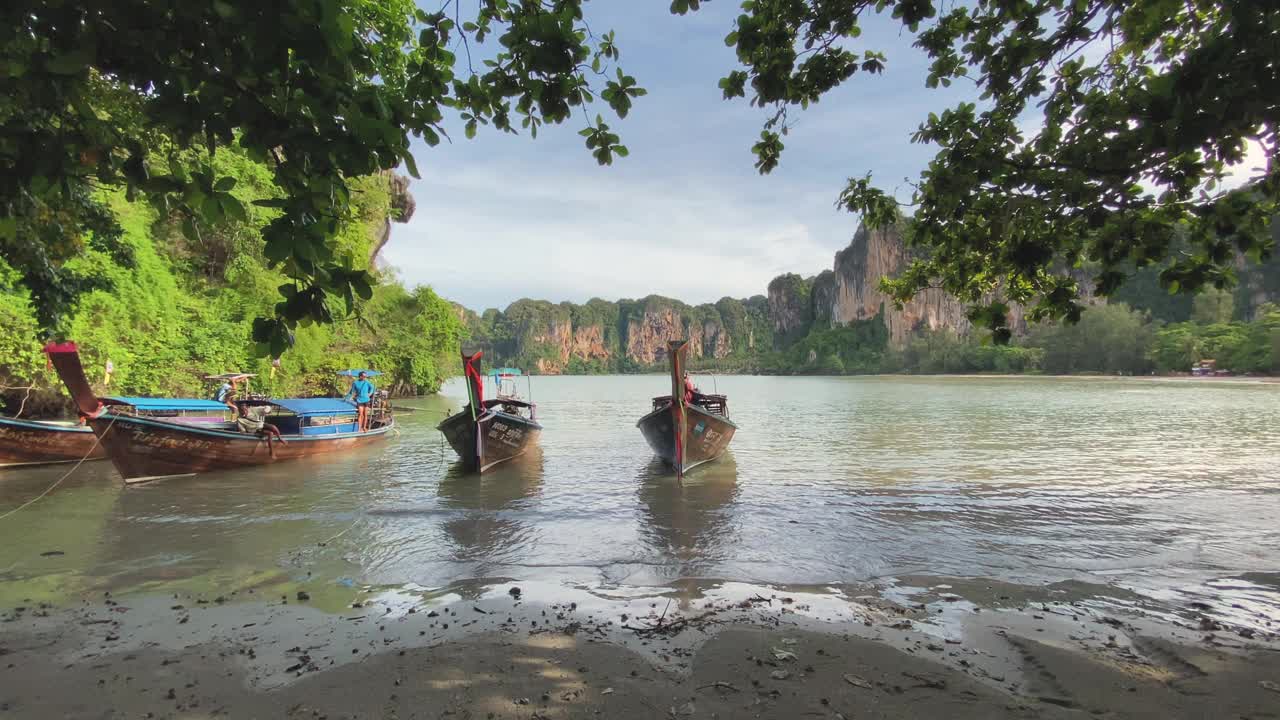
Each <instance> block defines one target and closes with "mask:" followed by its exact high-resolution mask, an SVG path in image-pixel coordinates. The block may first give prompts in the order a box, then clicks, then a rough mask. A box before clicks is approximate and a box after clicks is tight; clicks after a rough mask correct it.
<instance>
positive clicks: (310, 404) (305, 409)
mask: <svg viewBox="0 0 1280 720" xmlns="http://www.w3.org/2000/svg"><path fill="white" fill-rule="evenodd" d="M271 404H272V405H276V406H278V407H282V408H284V409H285V410H288V411H289V412H291V413H294V414H295V415H301V416H303V417H311V416H316V415H354V414H355V412H356V406H355V405H352V404H351V403H349V402H347V401H346V400H339V399H337V398H286V399H284V400H272V401H271Z"/></svg>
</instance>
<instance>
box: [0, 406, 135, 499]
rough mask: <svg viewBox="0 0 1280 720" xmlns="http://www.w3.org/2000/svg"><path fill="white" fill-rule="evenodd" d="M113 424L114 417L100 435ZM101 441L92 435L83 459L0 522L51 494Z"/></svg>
mask: <svg viewBox="0 0 1280 720" xmlns="http://www.w3.org/2000/svg"><path fill="white" fill-rule="evenodd" d="M115 424H116V418H115V417H112V418H111V422H110V423H108V424H107V429H106V430H103V431H102V434H103V435H106V434H107V433H108V432H110V431H111V426H112V425H115ZM101 441H102V439H101V438H100V437H98V433H94V434H93V447H91V448H89V451H88V452H86V453H85V454H84V457H82V458H80V460H78V461H77V462H76V464H75V465H73V466H72V467H71V469H70V470H68V471H67V472H66V473H64V474H63V476H62V477H60V478H58V479H57V480H55V481H54V483H53V484H52V485H50V486H49V487H47V488H45V491H44V492H42V493H40V494H39V495H37V496H35V497H33V498H31V499H30V500H28V501H26V502H24V503H22V504H21V505H19V506H18V507H16V508H14V509H12V510H10V511H9V512H7V513H5V514H3V515H0V520H4V519H5V518H7V517H9V516H10V515H13V514H15V513H17V512H18V511H19V510H22V509H24V508H26V507H28V506H29V505H34V504H35V503H36V501H37V500H39V499H40V498H42V497H44V496H45V495H48V494H49V493H51V492H53V489H54V488H56V487H58V486H59V485H61V484H62V481H63V480H66V479H67V478H69V477H71V473H73V472H75V471H76V469H77V468H79V467H80V466H81V465H83V464H84V461H85V460H88V459H89V456H90V455H92V454H93V451H94V450H97V449H98V443H100V442H101Z"/></svg>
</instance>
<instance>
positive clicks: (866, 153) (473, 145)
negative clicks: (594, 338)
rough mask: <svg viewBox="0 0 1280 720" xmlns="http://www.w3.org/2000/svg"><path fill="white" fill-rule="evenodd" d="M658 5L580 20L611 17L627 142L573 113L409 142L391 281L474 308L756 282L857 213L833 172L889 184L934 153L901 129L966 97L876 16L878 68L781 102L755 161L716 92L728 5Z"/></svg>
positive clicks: (737, 293)
mask: <svg viewBox="0 0 1280 720" xmlns="http://www.w3.org/2000/svg"><path fill="white" fill-rule="evenodd" d="M668 5H669V3H667V2H665V1H664V0H592V1H591V2H589V3H587V5H586V12H587V21H588V22H589V23H590V24H591V27H592V29H593V30H594V31H595V32H596V33H597V34H600V33H603V32H604V31H605V30H607V29H610V28H612V29H614V30H615V31H616V32H617V38H618V45H619V47H620V48H621V50H622V66H623V68H624V69H625V70H626V72H627V73H628V74H631V75H633V76H635V77H636V78H637V80H638V81H639V84H640V85H641V86H642V87H644V88H646V89H647V90H648V91H649V94H648V95H647V96H646V97H643V98H639V99H638V100H637V101H636V103H635V106H634V107H633V109H632V111H631V113H630V114H629V115H628V116H627V118H626V119H625V120H617V119H616V118H612V117H610V116H609V114H608V113H607V112H605V113H604V114H605V117H606V122H609V123H610V125H611V126H613V127H614V128H615V129H616V131H617V132H619V134H620V135H621V136H622V140H623V142H624V143H625V144H626V145H627V147H628V148H629V149H630V151H631V155H630V157H628V158H625V159H621V160H618V161H617V162H615V164H614V165H613V166H612V167H600V166H598V165H597V164H596V162H595V160H594V159H593V158H592V157H591V156H590V154H589V153H588V152H587V150H586V148H585V147H584V146H583V144H582V138H581V137H579V136H578V134H577V132H578V130H579V129H581V127H582V126H583V122H582V121H575V122H572V123H570V124H567V125H564V126H559V127H551V128H546V129H545V130H544V131H542V132H539V134H538V138H537V140H533V139H531V138H530V137H529V136H528V135H527V134H525V135H520V136H511V135H505V134H500V133H497V132H495V131H492V130H490V131H488V132H486V131H485V129H484V128H482V129H481V132H480V133H479V135H478V136H477V137H476V138H475V139H474V140H466V139H465V138H464V136H463V134H462V133H461V132H460V131H456V130H454V129H453V128H451V135H453V137H454V140H453V143H452V144H449V143H442V144H441V145H440V146H437V147H435V148H428V147H426V146H425V144H422V145H419V146H417V149H416V152H415V159H416V160H417V165H418V168H419V172H420V174H421V175H422V179H421V180H416V181H414V182H413V184H412V185H411V190H412V192H413V194H414V197H415V199H416V200H417V212H416V214H415V215H414V217H413V219H412V220H411V221H410V222H409V223H408V224H406V225H396V226H395V228H394V231H393V234H392V239H391V242H390V243H389V245H388V246H387V248H386V250H384V255H383V258H384V261H385V262H386V263H387V264H389V265H391V266H393V267H395V268H396V269H397V270H398V271H399V273H400V276H401V279H402V280H403V281H404V282H406V283H407V284H409V285H418V284H425V285H431V286H432V287H434V288H435V289H436V291H437V292H439V293H441V294H442V295H444V296H445V297H448V298H450V299H452V300H455V301H458V302H460V303H462V304H464V305H466V306H468V307H471V308H473V309H476V310H481V309H483V308H486V307H499V308H503V307H506V305H507V304H508V303H510V302H511V301H513V300H516V299H519V298H521V297H533V298H539V299H547V300H552V301H556V302H558V301H561V300H571V301H574V302H583V301H585V300H587V299H589V298H592V297H603V298H606V299H610V300H613V299H618V298H622V297H631V298H637V297H643V296H644V295H647V294H649V293H658V294H662V295H668V296H672V297H676V298H680V299H682V300H684V301H686V302H690V303H700V302H713V301H715V300H717V299H719V298H721V297H724V296H725V295H730V296H734V297H746V296H749V295H754V294H760V293H763V292H764V291H765V286H766V285H767V284H768V282H769V280H770V279H772V278H773V277H774V276H776V275H778V274H780V273H784V272H798V273H802V274H806V275H809V274H814V273H817V272H819V271H821V270H823V269H824V268H829V267H830V266H831V263H832V258H833V255H834V253H835V252H836V251H837V250H839V249H840V248H842V247H844V246H845V245H847V244H848V241H849V238H850V237H851V236H852V235H853V232H854V231H855V230H856V228H857V218H856V217H854V216H852V215H849V214H848V213H844V212H841V211H838V210H837V209H836V208H835V206H834V202H835V198H836V196H837V194H838V193H839V191H840V189H841V188H842V187H843V185H844V183H845V180H846V179H847V178H848V177H849V176H851V175H861V174H862V173H865V172H867V171H871V172H872V173H873V174H874V175H875V176H876V178H877V179H878V181H879V182H880V183H881V185H882V186H886V187H894V186H896V185H899V184H901V182H902V179H903V178H904V177H908V176H909V177H913V178H914V177H915V176H917V175H918V174H919V172H920V170H921V169H922V168H923V167H924V165H925V164H927V162H928V161H929V159H930V158H931V157H932V154H933V153H932V151H931V150H930V149H929V148H928V147H922V146H918V145H912V144H911V143H910V141H909V136H910V133H911V132H912V131H913V130H914V129H915V128H916V126H917V125H919V123H920V121H921V120H922V119H923V118H924V117H925V116H926V115H927V113H928V111H929V110H931V109H936V108H939V107H944V106H947V105H950V104H953V103H954V102H956V101H957V100H959V99H961V97H962V96H961V94H960V93H959V92H957V90H956V89H955V88H953V89H952V90H950V91H945V92H944V91H931V90H927V89H926V88H925V87H924V72H923V67H924V60H923V57H922V55H921V54H920V53H919V52H918V51H915V50H914V49H912V48H911V47H910V39H909V37H908V36H905V35H900V34H899V33H898V32H897V29H896V28H895V27H894V26H893V25H892V23H891V22H890V21H889V20H888V19H884V20H878V21H876V22H873V23H872V24H871V26H869V27H868V28H867V32H865V33H864V35H863V36H862V38H860V39H859V40H858V41H857V44H856V45H854V47H855V48H857V49H859V50H860V49H864V48H865V49H878V50H884V51H885V52H887V53H888V55H889V62H888V69H887V70H886V72H885V73H883V74H882V75H879V76H862V75H855V77H854V79H853V80H852V81H850V82H849V83H848V84H846V85H845V86H844V87H842V88H840V89H839V90H837V91H836V92H834V93H832V94H831V95H830V96H829V97H828V98H826V99H824V100H823V101H822V102H821V103H819V104H817V105H815V106H811V107H810V109H809V110H808V111H805V112H803V113H799V114H796V115H793V117H794V118H795V119H796V120H797V122H796V125H795V128H794V130H793V131H792V133H791V134H790V136H789V137H787V138H786V139H785V142H786V144H787V149H786V152H785V153H784V155H783V160H782V165H781V166H780V167H779V168H778V169H777V170H775V171H774V172H773V173H772V174H771V175H768V176H760V175H759V174H757V173H756V171H755V168H754V167H753V165H752V163H753V156H752V154H751V150H750V149H751V145H752V144H753V143H754V142H755V140H756V138H758V136H759V132H760V125H761V122H762V120H763V118H764V117H765V113H764V112H763V111H760V110H757V109H754V108H751V107H750V106H749V105H748V104H747V103H746V102H745V101H743V100H737V101H733V102H726V101H724V100H722V99H721V97H720V91H719V89H718V88H717V87H716V82H717V81H718V80H719V78H720V77H722V76H723V75H724V74H726V73H727V72H728V71H729V70H731V69H733V68H734V67H736V65H735V58H734V55H733V52H732V50H731V49H729V48H727V47H725V45H724V42H723V39H724V36H725V34H727V33H728V32H729V30H730V29H731V28H732V21H733V18H734V17H735V16H736V14H737V4H736V3H732V2H710V3H706V4H704V6H703V9H702V10H701V11H699V12H697V13H693V14H690V15H687V16H684V17H679V16H673V15H671V14H670V13H669V12H668V11H667V7H668ZM601 110H602V111H603V110H607V108H605V107H603V106H602V107H601ZM593 114H594V111H593Z"/></svg>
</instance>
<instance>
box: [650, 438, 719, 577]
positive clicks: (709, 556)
mask: <svg viewBox="0 0 1280 720" xmlns="http://www.w3.org/2000/svg"><path fill="white" fill-rule="evenodd" d="M637 481H638V483H639V489H638V490H637V495H638V497H639V500H640V507H641V533H642V534H643V535H644V536H645V537H646V538H647V539H648V543H647V544H648V545H649V546H650V547H652V548H654V549H655V550H657V552H658V554H659V556H660V557H661V558H662V563H663V564H662V566H661V567H660V568H658V570H657V572H659V573H660V575H661V577H660V578H659V579H660V580H661V581H662V582H675V581H678V580H693V579H698V578H703V577H706V575H707V573H708V571H710V570H712V569H713V568H714V567H715V566H716V565H717V564H719V563H720V562H722V561H723V560H724V558H725V556H726V555H727V554H729V553H728V550H729V549H730V548H732V547H733V546H734V545H735V544H736V535H737V534H736V533H735V532H734V529H733V527H732V519H733V504H734V501H735V500H736V498H737V497H738V465H737V463H736V462H735V461H734V458H733V452H732V451H730V452H728V453H726V454H725V455H724V457H722V458H720V459H719V460H717V461H715V462H713V463H708V464H706V465H704V466H702V467H701V468H698V470H697V471H696V472H693V473H690V474H689V475H686V476H685V478H684V484H683V485H681V484H680V482H678V481H677V480H676V478H675V476H673V475H672V474H671V470H670V468H668V467H666V466H665V465H663V464H662V462H661V461H659V460H657V459H654V460H653V461H652V462H649V463H647V464H646V465H645V466H644V467H643V468H642V469H641V470H640V473H639V474H638V476H637Z"/></svg>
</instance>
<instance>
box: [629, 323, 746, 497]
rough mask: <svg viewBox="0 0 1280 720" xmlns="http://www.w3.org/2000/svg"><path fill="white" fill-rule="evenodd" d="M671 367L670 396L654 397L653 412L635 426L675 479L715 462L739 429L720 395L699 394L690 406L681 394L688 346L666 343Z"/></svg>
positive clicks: (677, 342) (685, 343) (674, 342)
mask: <svg viewBox="0 0 1280 720" xmlns="http://www.w3.org/2000/svg"><path fill="white" fill-rule="evenodd" d="M668 350H669V353H668V357H669V359H670V364H671V393H672V394H671V395H669V396H663V397H658V398H654V403H653V404H654V409H653V411H652V412H650V413H649V414H648V415H645V416H644V417H642V418H640V420H639V421H638V422H637V423H636V427H638V428H640V432H641V434H642V435H644V439H645V441H646V442H648V443H649V447H650V448H652V449H653V452H654V454H656V455H657V456H658V457H659V458H661V459H662V460H663V461H664V462H665V463H667V464H668V465H670V466H671V467H672V468H674V469H675V471H676V477H677V478H679V479H683V477H684V474H685V473H686V472H689V471H690V470H692V469H694V468H696V467H698V466H699V465H702V464H703V463H707V462H710V461H712V460H715V459H716V458H718V457H720V456H721V455H723V454H724V451H725V450H726V449H728V447H729V442H730V441H731V440H733V435H734V433H736V432H737V430H738V426H737V425H735V424H734V423H733V421H731V420H729V417H728V402H727V400H726V398H725V397H724V396H723V395H702V396H699V397H698V398H696V399H695V402H693V403H689V402H687V401H686V399H685V392H684V362H685V356H686V355H687V353H688V344H687V341H684V340H675V341H671V342H670V343H668Z"/></svg>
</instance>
